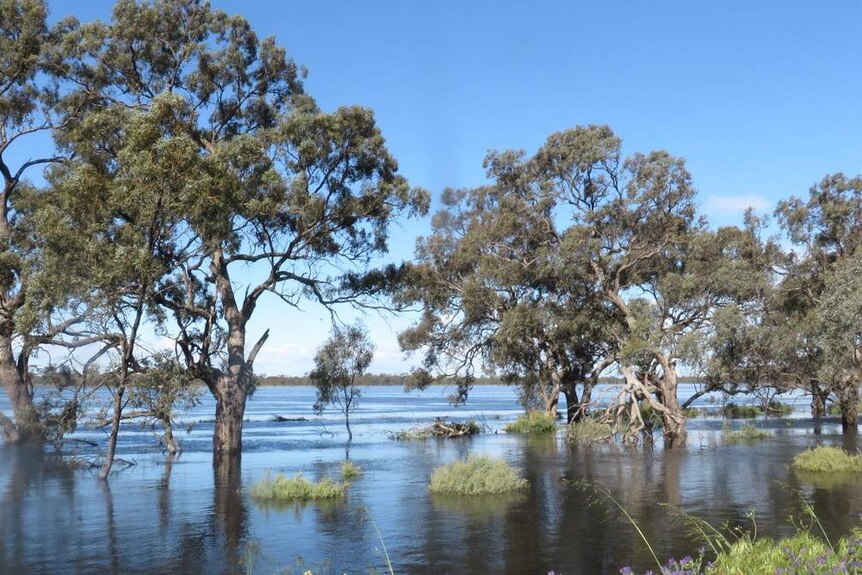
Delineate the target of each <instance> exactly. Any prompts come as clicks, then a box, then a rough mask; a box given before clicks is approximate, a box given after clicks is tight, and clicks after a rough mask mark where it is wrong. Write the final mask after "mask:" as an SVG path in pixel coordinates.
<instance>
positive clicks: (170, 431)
mask: <svg viewBox="0 0 862 575" xmlns="http://www.w3.org/2000/svg"><path fill="white" fill-rule="evenodd" d="M162 427H164V429H165V435H164V438H163V441H164V443H165V449H166V450H167V452H168V453H169V454H170V455H174V454H176V453H179V451H180V446H179V443H177V438H176V437H175V436H174V424H173V422H172V421H171V418H170V416H165V417H162Z"/></svg>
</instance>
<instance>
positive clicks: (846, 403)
mask: <svg viewBox="0 0 862 575" xmlns="http://www.w3.org/2000/svg"><path fill="white" fill-rule="evenodd" d="M838 409H839V410H840V411H841V432H842V433H843V434H845V435H857V434H858V433H859V385H858V384H856V383H847V384H846V385H845V386H844V388H842V389H841V390H840V392H839V395H838Z"/></svg>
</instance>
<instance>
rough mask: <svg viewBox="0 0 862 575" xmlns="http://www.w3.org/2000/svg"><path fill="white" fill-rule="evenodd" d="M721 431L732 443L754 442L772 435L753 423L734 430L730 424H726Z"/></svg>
mask: <svg viewBox="0 0 862 575" xmlns="http://www.w3.org/2000/svg"><path fill="white" fill-rule="evenodd" d="M721 433H722V435H723V436H724V439H726V440H727V441H730V442H732V443H753V442H755V441H760V440H762V439H766V438H767V437H769V436H770V433H769V432H768V431H764V430H763V429H758V428H757V427H756V426H755V425H753V424H751V423H746V424H745V425H743V426H742V427H740V428H739V429H737V430H732V429H731V428H730V426H724V427H722V429H721Z"/></svg>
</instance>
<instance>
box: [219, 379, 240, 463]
mask: <svg viewBox="0 0 862 575" xmlns="http://www.w3.org/2000/svg"><path fill="white" fill-rule="evenodd" d="M213 395H214V396H215V399H216V413H215V428H214V429H213V454H214V455H215V456H216V458H218V457H221V456H228V457H231V456H233V455H239V453H240V452H241V451H242V424H243V417H244V415H245V402H246V398H247V394H246V392H245V390H244V389H243V387H242V386H241V385H240V384H239V382H237V381H236V378H235V377H232V376H231V375H229V374H225V375H222V376H221V377H219V378H218V380H217V381H216V384H215V386H214V387H213Z"/></svg>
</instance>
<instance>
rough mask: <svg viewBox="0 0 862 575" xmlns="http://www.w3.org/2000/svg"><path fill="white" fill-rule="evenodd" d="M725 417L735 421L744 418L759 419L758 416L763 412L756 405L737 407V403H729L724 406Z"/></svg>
mask: <svg viewBox="0 0 862 575" xmlns="http://www.w3.org/2000/svg"><path fill="white" fill-rule="evenodd" d="M723 412H724V416H725V417H730V418H733V419H737V418H742V417H757V416H758V415H762V414H763V411H761V409H760V408H759V407H757V406H755V405H736V404H735V403H728V404H727V405H725V406H724V410H723Z"/></svg>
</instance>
